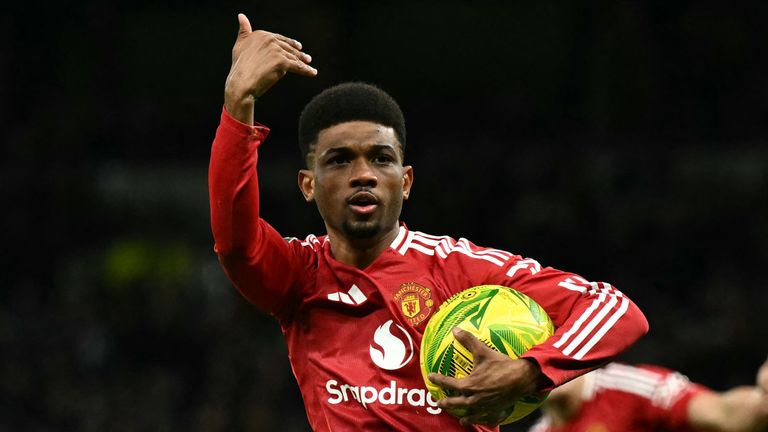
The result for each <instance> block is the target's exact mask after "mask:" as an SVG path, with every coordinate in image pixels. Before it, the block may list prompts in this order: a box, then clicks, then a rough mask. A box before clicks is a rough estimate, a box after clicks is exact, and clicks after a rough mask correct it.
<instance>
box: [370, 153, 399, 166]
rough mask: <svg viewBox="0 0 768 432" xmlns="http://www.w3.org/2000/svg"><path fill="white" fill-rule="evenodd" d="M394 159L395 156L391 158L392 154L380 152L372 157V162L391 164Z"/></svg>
mask: <svg viewBox="0 0 768 432" xmlns="http://www.w3.org/2000/svg"><path fill="white" fill-rule="evenodd" d="M394 161H395V158H393V157H392V156H390V155H388V154H380V155H378V156H376V157H375V158H373V162H375V163H377V164H383V165H386V164H391V163H393V162H394Z"/></svg>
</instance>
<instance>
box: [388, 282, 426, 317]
mask: <svg viewBox="0 0 768 432" xmlns="http://www.w3.org/2000/svg"><path fill="white" fill-rule="evenodd" d="M395 301H396V302H399V303H400V310H401V311H402V312H403V316H405V319H406V320H407V321H408V323H409V324H411V325H412V326H414V327H415V326H417V325H419V323H421V322H422V321H424V320H426V319H427V318H429V314H430V313H432V306H434V305H435V302H434V301H433V300H432V290H430V289H429V288H426V287H423V286H421V285H419V284H417V283H416V282H408V283H404V284H402V285H400V289H399V290H398V291H397V292H396V293H395Z"/></svg>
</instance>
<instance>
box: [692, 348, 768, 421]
mask: <svg viewBox="0 0 768 432" xmlns="http://www.w3.org/2000/svg"><path fill="white" fill-rule="evenodd" d="M688 422H689V423H690V424H691V426H693V427H694V428H696V429H697V430H699V431H702V432H711V431H717V432H760V431H764V430H766V427H768V361H766V362H765V363H763V365H762V367H760V370H759V372H758V374H757V385H755V386H741V387H736V388H733V389H731V390H728V391H726V392H723V393H717V392H701V393H698V394H696V396H694V397H693V398H692V399H691V401H690V402H689V403H688Z"/></svg>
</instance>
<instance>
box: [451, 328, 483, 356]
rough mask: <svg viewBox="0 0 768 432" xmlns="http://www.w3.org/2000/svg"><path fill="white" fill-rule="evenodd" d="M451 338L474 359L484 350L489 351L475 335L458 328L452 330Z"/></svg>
mask: <svg viewBox="0 0 768 432" xmlns="http://www.w3.org/2000/svg"><path fill="white" fill-rule="evenodd" d="M453 336H454V337H455V338H456V340H457V341H459V343H460V344H462V345H463V346H464V347H465V348H466V349H468V350H469V352H471V353H472V355H473V356H475V357H477V356H478V355H479V354H481V353H482V351H483V349H484V348H485V349H490V348H488V347H487V346H486V345H485V344H484V343H482V342H481V341H480V339H478V338H477V337H476V336H475V335H473V334H472V333H470V332H468V331H466V330H464V329H461V328H459V327H456V328H454V329H453Z"/></svg>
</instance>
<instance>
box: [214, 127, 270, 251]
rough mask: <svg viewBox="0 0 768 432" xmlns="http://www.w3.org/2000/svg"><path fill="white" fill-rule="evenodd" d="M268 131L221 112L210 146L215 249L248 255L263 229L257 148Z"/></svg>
mask: <svg viewBox="0 0 768 432" xmlns="http://www.w3.org/2000/svg"><path fill="white" fill-rule="evenodd" d="M268 132H269V130H268V129H267V128H266V127H264V126H255V127H251V126H248V125H245V124H242V123H239V122H238V121H236V120H235V119H233V118H232V117H231V116H229V115H228V114H227V113H226V112H222V115H221V123H220V125H219V128H218V129H217V131H216V138H215V140H214V142H213V146H212V148H211V160H210V165H209V172H208V187H209V195H210V204H211V228H212V231H213V236H214V240H215V250H216V252H217V253H218V254H219V255H220V256H222V257H227V256H229V255H231V254H233V253H238V254H245V255H247V254H248V253H249V251H250V250H252V249H253V248H254V247H255V245H256V244H257V243H258V239H259V232H260V226H259V225H260V217H259V183H258V177H257V173H256V163H257V159H258V153H257V147H258V145H259V144H260V143H261V142H262V141H263V140H264V139H265V138H266V136H267V134H268Z"/></svg>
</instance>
